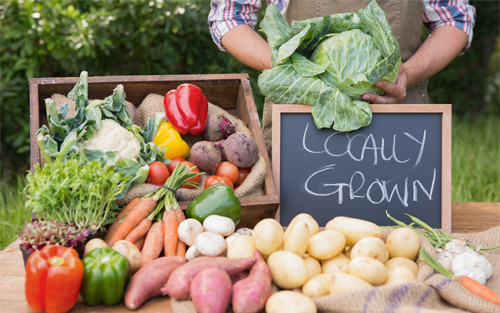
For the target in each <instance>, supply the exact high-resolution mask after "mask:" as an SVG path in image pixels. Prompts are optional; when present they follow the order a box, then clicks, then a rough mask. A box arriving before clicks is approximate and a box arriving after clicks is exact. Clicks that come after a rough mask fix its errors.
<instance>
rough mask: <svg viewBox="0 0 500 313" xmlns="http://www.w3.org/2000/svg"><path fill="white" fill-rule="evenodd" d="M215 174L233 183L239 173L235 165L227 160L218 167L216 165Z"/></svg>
mask: <svg viewBox="0 0 500 313" xmlns="http://www.w3.org/2000/svg"><path fill="white" fill-rule="evenodd" d="M215 175H217V176H224V177H227V178H229V179H230V180H231V182H232V183H233V184H234V183H236V182H237V181H238V178H239V177H240V173H239V172H238V168H237V167H236V165H234V164H233V163H229V162H222V163H221V164H220V165H219V167H217V170H216V171H215Z"/></svg>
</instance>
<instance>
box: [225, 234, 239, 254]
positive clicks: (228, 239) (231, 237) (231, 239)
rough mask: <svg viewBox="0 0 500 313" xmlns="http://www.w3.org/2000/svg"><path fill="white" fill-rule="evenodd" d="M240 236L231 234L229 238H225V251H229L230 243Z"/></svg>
mask: <svg viewBox="0 0 500 313" xmlns="http://www.w3.org/2000/svg"><path fill="white" fill-rule="evenodd" d="M239 236H241V234H239V233H233V234H232V235H231V236H229V237H226V250H227V249H229V246H230V245H231V243H232V242H233V241H234V240H235V239H236V237H239Z"/></svg>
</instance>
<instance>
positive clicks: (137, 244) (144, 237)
mask: <svg viewBox="0 0 500 313" xmlns="http://www.w3.org/2000/svg"><path fill="white" fill-rule="evenodd" d="M145 241H146V236H145V235H144V236H142V237H141V238H139V240H137V241H136V242H134V246H136V247H137V249H139V251H141V249H142V247H143V246H144V242H145Z"/></svg>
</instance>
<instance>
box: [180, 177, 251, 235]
mask: <svg viewBox="0 0 500 313" xmlns="http://www.w3.org/2000/svg"><path fill="white" fill-rule="evenodd" d="M186 214H187V216H188V217H190V218H194V219H197V220H198V221H199V222H200V223H202V224H203V221H204V220H205V219H206V218H207V217H208V216H210V215H221V216H226V217H229V218H230V219H232V220H233V221H234V224H235V225H236V224H238V223H239V222H240V220H241V203H240V199H238V197H236V196H235V195H234V191H233V188H231V186H228V185H225V184H215V185H212V186H209V187H208V188H206V189H205V190H203V191H202V192H201V194H200V195H199V196H198V197H196V198H195V199H194V200H193V201H191V203H190V204H189V205H188V207H187V209H186Z"/></svg>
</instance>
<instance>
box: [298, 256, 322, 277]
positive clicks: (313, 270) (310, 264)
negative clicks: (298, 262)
mask: <svg viewBox="0 0 500 313" xmlns="http://www.w3.org/2000/svg"><path fill="white" fill-rule="evenodd" d="M302 259H303V260H304V262H306V265H307V268H308V269H309V278H311V277H313V276H316V275H318V274H321V265H320V264H319V261H318V260H317V259H315V258H313V257H312V256H310V255H308V254H306V255H304V256H303V257H302Z"/></svg>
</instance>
